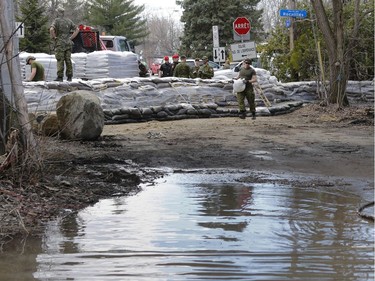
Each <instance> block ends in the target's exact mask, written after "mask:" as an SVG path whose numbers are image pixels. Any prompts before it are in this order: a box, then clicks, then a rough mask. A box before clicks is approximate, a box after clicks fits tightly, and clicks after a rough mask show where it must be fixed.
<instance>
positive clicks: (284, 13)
mask: <svg viewBox="0 0 375 281" xmlns="http://www.w3.org/2000/svg"><path fill="white" fill-rule="evenodd" d="M280 17H291V18H306V17H307V11H306V10H280Z"/></svg>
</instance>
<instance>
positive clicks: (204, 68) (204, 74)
mask: <svg viewBox="0 0 375 281" xmlns="http://www.w3.org/2000/svg"><path fill="white" fill-rule="evenodd" d="M202 60H203V65H201V67H200V68H199V71H198V76H199V78H202V79H211V78H212V77H213V76H214V70H213V68H212V67H211V66H210V65H209V64H208V58H207V57H206V56H204V57H203V58H202Z"/></svg>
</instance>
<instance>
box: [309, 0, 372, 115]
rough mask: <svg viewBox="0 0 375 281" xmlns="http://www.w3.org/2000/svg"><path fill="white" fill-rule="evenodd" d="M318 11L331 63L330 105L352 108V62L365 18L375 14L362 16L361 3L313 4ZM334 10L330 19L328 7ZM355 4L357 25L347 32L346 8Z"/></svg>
mask: <svg viewBox="0 0 375 281" xmlns="http://www.w3.org/2000/svg"><path fill="white" fill-rule="evenodd" d="M310 2H311V5H312V7H313V9H314V11H315V14H316V19H317V23H318V26H319V29H320V31H321V32H322V34H323V38H324V41H325V43H326V48H327V52H328V60H329V74H330V80H329V97H328V102H329V103H337V105H338V107H339V108H341V107H342V106H347V105H349V102H348V99H347V97H346V94H345V91H346V85H347V81H348V77H349V67H350V61H351V60H352V58H353V50H354V47H355V45H356V40H357V38H358V33H359V28H360V26H361V21H362V19H363V17H364V16H366V15H367V14H368V13H371V12H373V11H370V10H369V11H362V12H361V13H360V4H361V0H353V1H341V0H340V1H339V0H331V1H323V0H310ZM329 2H330V8H331V13H332V16H331V17H329V16H328V13H327V10H326V6H325V5H324V3H327V7H329ZM353 4H354V15H353V17H352V20H353V24H352V28H351V30H348V26H347V25H346V27H345V28H346V29H344V24H345V18H344V7H345V5H353Z"/></svg>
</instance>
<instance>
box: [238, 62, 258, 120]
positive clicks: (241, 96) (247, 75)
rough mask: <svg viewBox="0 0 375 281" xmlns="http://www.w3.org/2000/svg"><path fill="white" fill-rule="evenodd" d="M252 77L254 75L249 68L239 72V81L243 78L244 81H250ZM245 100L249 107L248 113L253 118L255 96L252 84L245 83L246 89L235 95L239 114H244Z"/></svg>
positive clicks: (252, 69) (253, 71) (252, 70)
mask: <svg viewBox="0 0 375 281" xmlns="http://www.w3.org/2000/svg"><path fill="white" fill-rule="evenodd" d="M253 75H256V72H255V70H254V68H252V67H250V68H249V69H245V68H241V69H240V72H239V79H241V78H243V79H245V80H251V79H252V77H253ZM245 98H246V99H247V101H248V103H249V107H250V112H251V113H252V115H253V117H254V116H255V94H254V89H253V84H252V83H249V82H247V83H246V88H245V90H244V91H243V92H239V93H237V102H238V108H239V110H240V113H241V114H245V113H246V108H245Z"/></svg>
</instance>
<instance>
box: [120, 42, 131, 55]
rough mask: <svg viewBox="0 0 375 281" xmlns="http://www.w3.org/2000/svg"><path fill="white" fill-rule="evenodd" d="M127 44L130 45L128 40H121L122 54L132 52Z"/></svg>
mask: <svg viewBox="0 0 375 281" xmlns="http://www.w3.org/2000/svg"><path fill="white" fill-rule="evenodd" d="M127 43H128V42H127V41H126V40H124V39H120V49H121V51H122V52H124V51H128V52H130V50H129V46H128V44H127Z"/></svg>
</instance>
